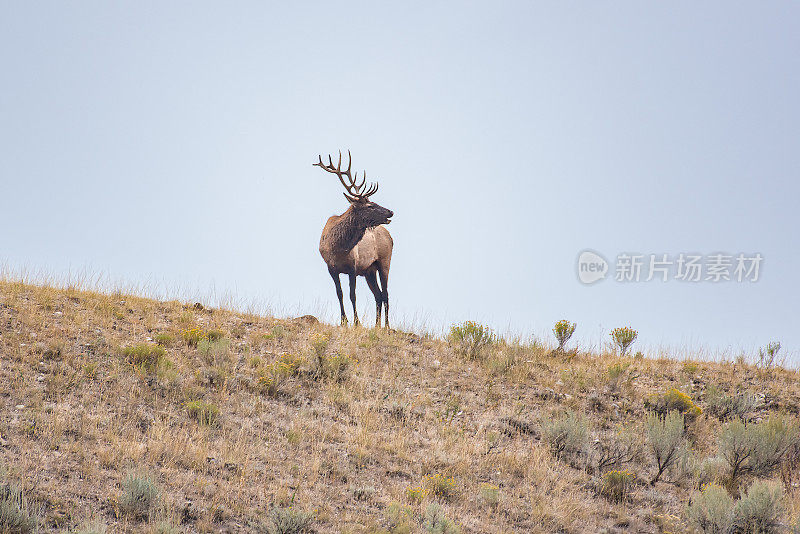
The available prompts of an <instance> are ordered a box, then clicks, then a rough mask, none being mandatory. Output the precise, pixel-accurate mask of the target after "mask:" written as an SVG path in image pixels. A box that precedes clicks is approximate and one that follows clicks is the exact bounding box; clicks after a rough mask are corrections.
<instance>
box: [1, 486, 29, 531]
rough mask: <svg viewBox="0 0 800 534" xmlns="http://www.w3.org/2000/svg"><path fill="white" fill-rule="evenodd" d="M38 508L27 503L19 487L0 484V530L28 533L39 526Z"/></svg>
mask: <svg viewBox="0 0 800 534" xmlns="http://www.w3.org/2000/svg"><path fill="white" fill-rule="evenodd" d="M38 515H39V514H38V510H36V509H34V507H33V506H32V505H31V504H30V503H28V499H27V497H26V496H25V493H24V492H23V491H22V489H21V488H18V487H17V486H14V485H12V486H0V532H2V533H4V534H5V533H9V534H29V533H32V532H36V530H37V528H38V526H39V520H38Z"/></svg>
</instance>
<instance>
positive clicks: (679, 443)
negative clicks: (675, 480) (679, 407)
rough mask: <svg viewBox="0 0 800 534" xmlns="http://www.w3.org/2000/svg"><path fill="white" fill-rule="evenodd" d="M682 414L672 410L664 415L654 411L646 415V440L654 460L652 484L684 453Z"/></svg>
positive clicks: (685, 444)
mask: <svg viewBox="0 0 800 534" xmlns="http://www.w3.org/2000/svg"><path fill="white" fill-rule="evenodd" d="M683 424H684V422H683V414H681V413H678V412H677V411H673V412H670V413H668V414H667V415H665V416H661V415H659V414H656V413H651V414H648V416H647V424H646V426H647V442H648V444H649V447H650V452H652V454H653V457H654V458H655V461H656V474H655V476H653V478H652V479H651V480H650V485H654V484H655V483H656V482H658V479H659V478H661V475H663V474H664V471H666V470H667V469H668V468H670V467H671V466H673V465H674V464H675V462H677V461H678V460H680V459H681V457H682V456H683V455H684V454H686V450H687V443H686V438H685V437H684V435H683Z"/></svg>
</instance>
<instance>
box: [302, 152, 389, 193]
mask: <svg viewBox="0 0 800 534" xmlns="http://www.w3.org/2000/svg"><path fill="white" fill-rule="evenodd" d="M352 162H353V158H352V157H351V156H350V151H349V150H348V151H347V170H346V171H343V170H342V151H341V150H340V151H339V163H337V164H336V167H334V166H333V158H331V156H330V154H328V164H327V165H325V164H324V163H323V162H322V155H321V154H320V156H319V162H317V163H314V164H313V165H315V166H317V167H319V168H320V169H322V170H325V171H328V172H330V173H332V174H335V175H336V176H338V177H339V181H340V182H342V185H343V186H344V188H345V190H346V191H347V192H346V193H345V194H344V196H345V198H346V199H347V200H350V201H352V202H355V201H357V200H367V199H368V198H369V197H371V196H372V195H374V194H375V193H376V192H377V191H378V184H377V183H370V184H369V187H367V188H366V189H365V186H366V182H367V171H364V176H363V177H362V178H361V183H359V182H358V172H357V171H356V174H355V176H350V164H351V163H352ZM344 176H347V181H348V182H349V183H345V181H344Z"/></svg>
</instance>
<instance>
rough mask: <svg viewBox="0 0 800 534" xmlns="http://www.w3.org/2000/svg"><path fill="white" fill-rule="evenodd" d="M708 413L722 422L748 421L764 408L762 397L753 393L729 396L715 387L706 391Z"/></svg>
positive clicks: (710, 387)
mask: <svg viewBox="0 0 800 534" xmlns="http://www.w3.org/2000/svg"><path fill="white" fill-rule="evenodd" d="M706 404H707V405H708V408H707V410H706V411H707V412H708V413H709V414H710V415H713V416H714V417H716V418H717V419H719V420H720V421H727V420H729V419H742V420H743V421H747V420H748V419H750V416H751V415H752V413H753V412H754V411H756V410H758V409H759V408H761V407H762V406H763V402H762V400H761V398H760V397H758V396H757V395H755V394H752V393H741V394H739V395H728V394H726V393H725V392H723V391H720V390H719V389H718V388H717V387H715V386H709V387H708V390H707V391H706Z"/></svg>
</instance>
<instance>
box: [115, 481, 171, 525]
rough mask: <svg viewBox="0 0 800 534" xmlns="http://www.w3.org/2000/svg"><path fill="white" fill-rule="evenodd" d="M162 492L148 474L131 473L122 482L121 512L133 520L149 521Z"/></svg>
mask: <svg viewBox="0 0 800 534" xmlns="http://www.w3.org/2000/svg"><path fill="white" fill-rule="evenodd" d="M160 495H161V492H160V490H159V489H158V486H157V485H156V483H155V482H153V479H152V477H151V476H150V475H148V474H134V473H129V474H128V475H127V476H126V477H125V479H124V480H123V481H122V495H121V496H120V498H119V508H120V511H121V512H122V513H123V514H125V515H128V516H130V517H131V518H133V519H138V520H142V519H147V518H148V516H149V515H150V512H151V511H152V510H153V508H155V507H156V505H157V504H158V501H159V498H160Z"/></svg>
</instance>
